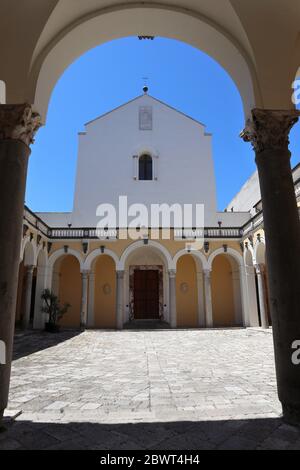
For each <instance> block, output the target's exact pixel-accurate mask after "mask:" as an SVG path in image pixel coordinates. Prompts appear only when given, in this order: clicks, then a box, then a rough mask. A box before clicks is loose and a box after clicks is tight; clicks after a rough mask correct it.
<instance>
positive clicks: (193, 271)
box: [176, 255, 201, 327]
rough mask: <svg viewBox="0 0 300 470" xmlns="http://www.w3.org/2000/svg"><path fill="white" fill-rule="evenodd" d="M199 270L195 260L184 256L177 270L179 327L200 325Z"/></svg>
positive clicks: (179, 261) (178, 263)
mask: <svg viewBox="0 0 300 470" xmlns="http://www.w3.org/2000/svg"><path fill="white" fill-rule="evenodd" d="M199 294H200V295H201V293H198V286H197V268H196V262H195V260H194V258H193V257H192V256H190V255H183V256H181V257H180V258H179V260H178V261H177V269H176V313H177V326H182V327H197V326H199V324H198V295H199Z"/></svg>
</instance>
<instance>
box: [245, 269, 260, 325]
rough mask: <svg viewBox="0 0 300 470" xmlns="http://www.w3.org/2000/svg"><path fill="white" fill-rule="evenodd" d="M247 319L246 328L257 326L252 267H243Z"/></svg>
mask: <svg viewBox="0 0 300 470" xmlns="http://www.w3.org/2000/svg"><path fill="white" fill-rule="evenodd" d="M245 275H246V288H247V303H248V318H249V324H248V325H247V326H259V320H258V310H257V300H256V299H257V294H256V286H255V272H254V266H245Z"/></svg>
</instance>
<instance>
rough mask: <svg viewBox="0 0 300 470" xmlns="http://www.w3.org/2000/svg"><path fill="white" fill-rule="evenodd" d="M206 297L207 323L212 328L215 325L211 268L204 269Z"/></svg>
mask: <svg viewBox="0 0 300 470" xmlns="http://www.w3.org/2000/svg"><path fill="white" fill-rule="evenodd" d="M203 275H204V297H205V325H206V327H207V328H212V327H213V325H214V321H213V312H212V296H211V270H210V269H204V270H203Z"/></svg>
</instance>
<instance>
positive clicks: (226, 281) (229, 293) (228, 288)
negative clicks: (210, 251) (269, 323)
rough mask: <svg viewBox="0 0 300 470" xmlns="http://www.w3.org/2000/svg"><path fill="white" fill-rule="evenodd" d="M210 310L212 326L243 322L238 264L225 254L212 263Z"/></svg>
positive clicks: (228, 325) (227, 325)
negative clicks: (211, 311) (211, 312)
mask: <svg viewBox="0 0 300 470" xmlns="http://www.w3.org/2000/svg"><path fill="white" fill-rule="evenodd" d="M212 310H213V325H214V327H233V326H242V324H243V321H242V318H243V316H242V302H241V288H240V272H239V265H238V263H237V261H236V260H235V259H234V258H233V257H232V256H230V255H227V254H219V255H217V256H216V257H215V258H214V260H213V263H212Z"/></svg>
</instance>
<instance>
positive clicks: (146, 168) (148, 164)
mask: <svg viewBox="0 0 300 470" xmlns="http://www.w3.org/2000/svg"><path fill="white" fill-rule="evenodd" d="M152 179H153V163H152V157H151V156H150V155H142V156H141V157H140V158H139V180H143V181H145V180H147V181H149V180H152Z"/></svg>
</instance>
